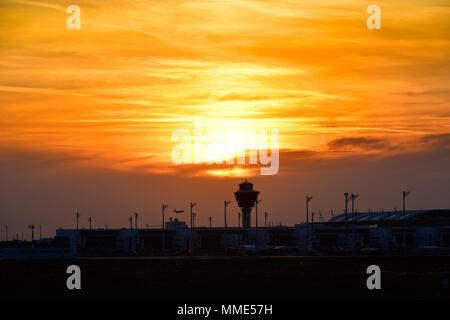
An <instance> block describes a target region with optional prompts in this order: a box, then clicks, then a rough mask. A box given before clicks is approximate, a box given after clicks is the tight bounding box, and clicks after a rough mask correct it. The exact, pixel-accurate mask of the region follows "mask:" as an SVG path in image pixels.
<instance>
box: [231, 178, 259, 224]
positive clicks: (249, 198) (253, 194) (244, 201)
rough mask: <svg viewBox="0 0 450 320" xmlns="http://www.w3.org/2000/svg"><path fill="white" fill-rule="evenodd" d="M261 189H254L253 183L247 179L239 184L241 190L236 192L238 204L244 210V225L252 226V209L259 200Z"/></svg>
mask: <svg viewBox="0 0 450 320" xmlns="http://www.w3.org/2000/svg"><path fill="white" fill-rule="evenodd" d="M258 194H259V191H255V190H253V183H250V182H248V181H247V180H245V181H244V182H242V183H241V184H239V190H238V191H236V192H235V193H234V196H235V198H236V201H237V203H238V206H239V207H240V208H241V210H242V227H243V228H250V227H251V211H252V208H253V207H254V206H255V202H256V200H258Z"/></svg>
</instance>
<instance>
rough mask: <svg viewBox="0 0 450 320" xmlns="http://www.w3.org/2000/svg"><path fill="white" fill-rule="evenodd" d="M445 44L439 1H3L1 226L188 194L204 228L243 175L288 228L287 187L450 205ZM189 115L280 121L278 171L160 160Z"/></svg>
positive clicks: (330, 204) (329, 204)
mask: <svg viewBox="0 0 450 320" xmlns="http://www.w3.org/2000/svg"><path fill="white" fill-rule="evenodd" d="M71 4H76V5H78V6H79V7H80V8H81V30H69V29H68V28H67V27H66V20H67V18H68V17H69V14H67V13H66V8H67V7H68V6H69V5H71ZM371 4H377V5H378V6H380V8H381V27H382V28H381V30H369V29H368V28H367V27H366V20H367V17H368V16H369V15H368V14H367V13H366V9H367V7H368V6H369V5H371ZM449 55H450V6H449V3H448V1H445V0H438V1H434V0H416V1H376V2H372V1H361V0H350V1H337V0H336V1H329V0H326V1H323V0H318V1H294V0H292V1H290V0H278V1H268V0H264V1H263V0H261V1H248V0H247V1H241V0H226V1H225V0H222V1H172V0H166V1H162V0H160V1H149V0H145V1H144V0H133V1H127V0H109V1H99V0H71V1H56V0H55V1H26V0H23V1H22V0H3V1H1V2H0V58H1V59H0V128H1V129H2V130H1V135H0V162H1V168H0V169H1V175H2V177H3V178H2V179H1V180H2V181H1V182H0V191H1V195H0V210H1V211H2V212H1V213H0V224H2V225H4V224H6V223H9V224H11V225H13V226H15V228H16V230H17V232H19V230H22V229H25V227H23V225H25V224H26V223H32V222H33V221H30V220H33V219H34V223H35V224H38V223H39V222H38V220H39V219H41V220H42V221H43V222H42V224H44V223H45V224H46V225H48V226H49V227H48V229H49V231H48V232H49V233H51V232H53V231H52V230H51V229H52V228H53V229H54V228H56V227H57V226H64V227H68V226H71V223H72V222H71V221H72V220H71V219H72V217H71V216H70V215H72V214H73V212H75V211H76V210H80V211H82V212H83V210H84V211H88V212H96V213H92V215H97V216H99V217H100V216H101V219H100V218H99V219H98V220H101V221H102V225H104V224H108V223H110V224H111V225H112V226H119V225H121V224H123V225H125V224H126V219H127V216H128V215H130V211H131V213H133V212H134V210H140V211H149V213H148V217H147V220H148V223H157V221H159V220H158V219H159V215H158V214H159V211H157V209H155V210H154V212H153V211H152V213H150V211H151V210H153V209H150V208H153V207H154V208H158V206H159V205H160V203H161V202H162V201H167V202H169V203H172V204H173V205H176V206H178V207H183V206H186V203H187V201H189V199H192V198H196V199H197V200H198V201H199V202H201V201H202V200H204V203H205V205H204V207H203V210H204V214H203V215H202V212H199V216H203V218H201V219H203V220H201V222H203V224H206V221H207V216H209V215H213V216H217V219H221V218H220V217H221V214H222V213H221V211H220V210H221V206H220V203H221V201H222V200H225V199H223V198H224V197H225V198H230V199H231V197H232V191H234V190H235V189H236V185H237V183H238V182H240V181H241V180H242V179H243V178H244V177H248V178H252V179H253V180H254V181H255V188H257V189H258V190H260V191H261V192H262V198H263V199H265V201H264V203H265V204H266V208H265V210H270V211H271V212H273V215H274V216H277V217H278V218H274V219H275V220H282V221H283V222H285V223H286V224H293V223H296V222H299V221H301V220H304V217H303V216H302V214H303V213H302V210H303V203H302V204H301V205H300V208H297V204H296V201H298V195H299V194H300V195H302V196H303V194H304V193H306V192H316V193H318V194H319V193H320V194H322V195H323V196H322V200H320V197H319V196H318V197H317V203H316V205H317V206H318V207H319V208H317V210H324V212H326V211H329V210H331V209H334V210H336V211H339V210H341V209H342V204H341V201H340V198H341V193H342V192H343V191H344V188H347V189H345V190H347V191H350V192H351V191H355V192H360V193H361V194H364V192H365V195H364V196H363V195H361V200H360V201H361V205H364V206H365V207H364V208H361V210H366V209H367V208H368V207H371V206H372V207H377V208H380V207H382V206H383V205H385V206H386V207H390V208H393V207H394V206H398V207H399V206H400V205H399V203H400V202H399V200H398V199H397V198H396V197H397V196H398V195H395V194H393V193H395V192H396V193H398V194H400V192H401V190H402V188H409V189H411V190H412V192H413V193H412V196H411V198H412V199H411V203H412V204H414V206H415V207H416V208H421V207H430V208H434V207H449V206H450V202H449V201H450V200H449V199H450V196H449V191H448V190H450V188H449V187H450V185H449V180H450V179H449V178H450V169H449V167H450V166H449V163H450V161H449V160H450V99H449V98H450V56H449ZM196 120H197V121H198V120H201V121H202V123H203V125H204V127H205V128H206V129H211V128H233V129H236V128H249V129H254V130H256V129H258V130H260V129H278V130H279V133H280V135H279V139H280V141H279V143H280V169H279V172H278V174H277V175H276V176H270V177H264V178H263V177H260V176H258V175H259V170H255V168H252V167H248V166H241V167H235V166H219V165H215V166H214V165H213V166H211V165H183V166H176V165H174V164H173V163H172V162H171V159H170V153H171V150H172V148H173V147H174V145H175V143H174V142H173V141H172V140H171V136H172V133H173V131H174V130H177V129H187V130H189V131H192V132H193V121H196ZM343 168H344V169H343ZM347 178H348V179H347ZM358 178H359V179H358ZM363 179H365V180H363ZM402 179H406V180H403V181H401V180H402ZM344 180H345V181H344ZM258 183H259V185H258ZM385 184H387V185H389V186H387V187H386V186H385ZM208 186H210V187H208ZM380 187H381V189H382V190H381V191H380V190H379V188H380ZM121 188H123V190H122V189H121ZM212 188H217V194H214V195H212V196H206V195H204V192H208V191H211V189H212ZM282 188H286V189H287V190H289V191H288V192H286V193H284V192H283V195H281V194H278V195H277V192H280V190H281V189H282ZM99 189H101V190H102V191H99ZM125 189H126V190H125ZM144 189H145V190H144ZM55 190H59V191H60V192H59V193H58V195H55ZM377 190H378V191H377ZM213 192H215V191H213ZM270 192H272V194H271V195H270V194H269V193H270ZM264 193H266V194H264ZM96 194H97V196H96ZM369 194H370V195H369ZM414 195H415V200H414V198H413V196H414ZM193 200H195V199H193ZM208 201H209V202H208ZM214 201H216V202H217V207H216V206H215V205H214ZM383 201H384V203H385V204H382V203H381V202H383ZM100 202H101V203H100ZM319 203H320V206H319ZM215 208H217V212H216V211H215V210H216V209H215ZM293 208H296V209H293ZM199 210H201V209H200V207H199ZM232 210H235V211H237V210H238V209H237V207H235V208H233V209H232ZM32 211H33V212H32ZM205 211H209V212H211V213H206V212H205ZM292 211H296V212H295V214H294V213H292ZM88 214H89V213H86V215H88ZM108 221H110V222H108ZM144 221H145V219H144ZM99 223H100V222H99ZM217 223H219V220H218V222H217ZM21 228H22V229H21ZM1 232H4V230H3V227H2V230H1ZM22 232H25V231H22ZM0 234H3V233H0ZM2 239H3V238H2Z"/></svg>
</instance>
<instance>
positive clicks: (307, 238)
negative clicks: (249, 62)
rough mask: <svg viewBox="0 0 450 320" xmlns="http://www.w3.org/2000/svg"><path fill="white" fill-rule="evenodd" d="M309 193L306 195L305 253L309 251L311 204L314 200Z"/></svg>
mask: <svg viewBox="0 0 450 320" xmlns="http://www.w3.org/2000/svg"><path fill="white" fill-rule="evenodd" d="M312 198H313V197H312V196H310V195H309V193H307V194H306V237H305V251H306V252H307V251H308V246H309V202H310V201H311V200H312Z"/></svg>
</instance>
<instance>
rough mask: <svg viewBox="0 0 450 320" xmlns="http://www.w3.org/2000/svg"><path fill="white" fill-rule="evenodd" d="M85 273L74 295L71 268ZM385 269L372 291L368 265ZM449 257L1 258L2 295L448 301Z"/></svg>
mask: <svg viewBox="0 0 450 320" xmlns="http://www.w3.org/2000/svg"><path fill="white" fill-rule="evenodd" d="M71 264H76V265H78V266H80V268H81V279H82V289H81V290H68V289H67V287H66V279H67V277H68V275H67V274H66V268H67V267H68V266H69V265H71ZM372 264H376V265H378V266H379V267H380V268H381V287H382V289H381V290H368V289H367V287H366V279H367V277H368V276H369V275H367V274H366V268H367V267H368V266H369V265H372ZM449 279H450V257H448V256H447V257H443V256H422V257H417V256H411V257H408V256H406V257H236V258H230V257H222V258H221V257H211V258H208V257H197V258H196V257H183V258H178V257H177V258H116V259H114V258H113V259H111V258H105V259H102V258H92V259H74V260H28V261H27V260H0V280H1V293H0V295H1V296H0V297H1V298H12V299H15V298H39V299H77V298H89V299H91V298H94V299H95V298H100V299H110V298H112V299H152V300H183V301H193V300H208V301H213V300H216V301H218V300H221V301H222V300H231V299H233V300H245V299H261V300H266V299H269V300H285V299H287V300H303V299H313V300H317V299H450V289H448V288H445V281H447V283H448V280H449Z"/></svg>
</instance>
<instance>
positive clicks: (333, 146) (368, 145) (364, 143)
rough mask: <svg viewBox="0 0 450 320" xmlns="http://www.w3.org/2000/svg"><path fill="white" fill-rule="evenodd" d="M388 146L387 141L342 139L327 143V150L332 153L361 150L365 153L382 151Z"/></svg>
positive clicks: (367, 138) (380, 139)
mask: <svg viewBox="0 0 450 320" xmlns="http://www.w3.org/2000/svg"><path fill="white" fill-rule="evenodd" d="M389 146H390V143H389V141H387V140H386V139H382V138H371V137H344V138H338V139H334V140H331V141H329V142H328V149H329V150H333V151H335V150H336V151H341V150H344V151H345V150H353V149H361V150H367V151H373V150H382V149H386V148H387V147H389Z"/></svg>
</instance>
